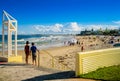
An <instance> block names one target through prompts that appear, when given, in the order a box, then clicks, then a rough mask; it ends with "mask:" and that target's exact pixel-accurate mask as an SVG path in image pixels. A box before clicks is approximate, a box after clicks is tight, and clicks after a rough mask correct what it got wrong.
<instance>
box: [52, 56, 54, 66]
mask: <svg viewBox="0 0 120 81" xmlns="http://www.w3.org/2000/svg"><path fill="white" fill-rule="evenodd" d="M52 67H53V68H54V58H53V57H52Z"/></svg>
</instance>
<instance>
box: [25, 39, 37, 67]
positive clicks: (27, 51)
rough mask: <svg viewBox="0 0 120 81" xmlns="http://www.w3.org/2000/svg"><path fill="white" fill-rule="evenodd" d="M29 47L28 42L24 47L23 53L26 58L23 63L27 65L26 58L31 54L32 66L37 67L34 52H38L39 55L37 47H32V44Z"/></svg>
mask: <svg viewBox="0 0 120 81" xmlns="http://www.w3.org/2000/svg"><path fill="white" fill-rule="evenodd" d="M31 45H32V46H31V47H30V46H29V41H26V45H25V47H24V51H25V55H26V58H25V61H26V64H28V57H29V55H31V52H32V63H33V65H34V64H35V65H37V64H36V56H37V55H36V51H38V54H39V50H38V49H37V47H36V46H35V45H34V43H33V42H32V43H31Z"/></svg>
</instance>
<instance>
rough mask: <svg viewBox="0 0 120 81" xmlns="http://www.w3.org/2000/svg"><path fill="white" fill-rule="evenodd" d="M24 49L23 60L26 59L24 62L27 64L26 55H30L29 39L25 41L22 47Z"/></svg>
mask: <svg viewBox="0 0 120 81" xmlns="http://www.w3.org/2000/svg"><path fill="white" fill-rule="evenodd" d="M24 51H25V61H26V64H28V57H29V55H30V47H29V41H26V45H25V47H24Z"/></svg>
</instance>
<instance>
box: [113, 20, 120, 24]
mask: <svg viewBox="0 0 120 81" xmlns="http://www.w3.org/2000/svg"><path fill="white" fill-rule="evenodd" d="M112 22H113V23H115V24H119V25H120V21H112Z"/></svg>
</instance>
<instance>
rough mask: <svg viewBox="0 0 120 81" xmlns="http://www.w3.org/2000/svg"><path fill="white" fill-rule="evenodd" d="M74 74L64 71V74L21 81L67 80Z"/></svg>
mask: <svg viewBox="0 0 120 81" xmlns="http://www.w3.org/2000/svg"><path fill="white" fill-rule="evenodd" d="M74 77H75V72H74V71H64V72H58V73H53V74H48V75H42V76H37V77H33V78H29V79H26V80H22V81H44V80H57V79H68V78H74Z"/></svg>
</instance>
